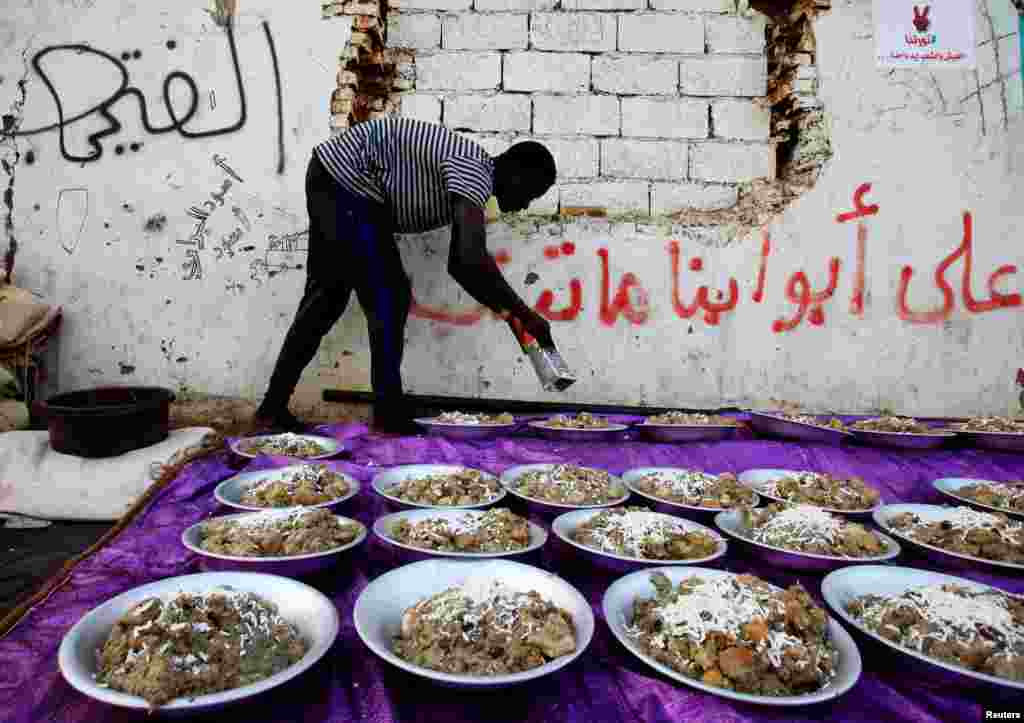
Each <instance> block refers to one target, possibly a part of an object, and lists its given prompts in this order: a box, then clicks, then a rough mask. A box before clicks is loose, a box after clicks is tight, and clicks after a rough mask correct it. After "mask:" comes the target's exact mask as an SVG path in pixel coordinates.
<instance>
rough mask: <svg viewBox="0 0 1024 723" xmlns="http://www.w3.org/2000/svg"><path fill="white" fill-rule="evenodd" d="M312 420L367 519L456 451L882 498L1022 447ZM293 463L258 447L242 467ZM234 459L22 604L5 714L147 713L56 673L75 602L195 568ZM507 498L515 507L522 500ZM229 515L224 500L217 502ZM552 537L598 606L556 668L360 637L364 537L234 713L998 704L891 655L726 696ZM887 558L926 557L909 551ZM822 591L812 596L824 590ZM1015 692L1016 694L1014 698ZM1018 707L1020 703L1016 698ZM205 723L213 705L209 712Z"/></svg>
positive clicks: (369, 563)
mask: <svg viewBox="0 0 1024 723" xmlns="http://www.w3.org/2000/svg"><path fill="white" fill-rule="evenodd" d="M319 432H320V433H326V434H330V435H332V436H335V437H338V438H343V439H347V440H348V441H349V444H350V447H351V448H352V452H351V456H347V457H344V458H342V459H341V460H340V461H337V462H332V463H331V464H332V466H335V467H336V468H337V469H340V470H343V471H345V472H347V473H349V474H351V475H353V476H354V477H356V478H357V479H359V480H360V481H361V482H362V483H364V487H363V490H362V492H361V493H360V494H359V495H357V496H356V497H355V498H353V499H352V500H351V501H350V502H349V503H347V507H346V508H344V509H343V510H342V514H346V515H349V516H352V517H355V518H357V519H359V520H361V521H362V522H363V523H364V524H366V525H367V526H371V525H372V523H373V521H374V519H375V518H377V517H379V516H380V515H382V514H384V513H386V512H387V511H390V510H388V509H387V508H386V507H385V503H384V501H383V500H382V499H380V498H379V497H378V496H377V495H376V494H375V493H374V492H373V491H372V489H371V488H370V487H369V481H370V480H371V478H372V477H373V475H374V474H375V473H377V472H378V471H380V469H381V468H382V467H387V466H390V465H399V464H411V463H459V464H466V465H470V466H474V467H477V468H480V469H484V470H487V471H489V472H494V473H500V472H502V471H503V470H504V469H506V468H508V467H510V466H512V465H516V464H527V463H533V462H555V461H567V462H574V463H582V464H588V465H593V466H598V467H604V468H606V469H608V470H609V471H611V472H613V473H621V472H623V471H624V470H626V469H629V468H631V467H640V466H653V465H666V466H687V467H694V468H698V469H703V470H706V471H708V472H715V473H718V472H727V471H728V472H741V471H743V470H747V469H752V468H757V467H783V468H797V469H809V470H816V471H821V472H829V473H833V474H845V475H859V476H861V477H863V478H865V479H866V480H867V481H869V482H870V483H873V484H874V485H876V486H877V487H878V488H879V489H881V490H882V493H883V496H884V498H885V500H886V501H887V502H896V501H904V502H940V501H941V500H940V498H939V497H938V495H937V494H936V493H934V492H933V491H932V488H931V486H930V483H931V481H932V480H933V479H936V478H939V477H978V478H985V479H992V480H1008V479H1021V478H1024V455H1017V456H1014V455H1010V454H1004V453H992V452H984V451H981V450H972V449H946V450H940V451H932V452H901V451H887V450H881V449H874V448H867V447H859V446H845V447H831V446H816V445H799V444H793V443H787V442H775V441H766V440H754V439H750V438H743V439H740V440H737V441H730V442H719V443H715V444H689V445H679V446H676V445H664V444H650V443H646V442H641V441H635V440H625V441H620V442H616V443H612V444H587V445H572V444H568V443H553V442H547V441H543V440H540V439H536V438H532V437H526V436H515V437H508V438H502V439H498V440H494V441H492V442H476V443H469V442H459V443H453V442H450V441H447V440H444V439H440V438H434V437H405V438H395V437H375V436H371V435H367V434H366V430H365V427H362V426H357V425H345V426H336V427H324V428H321V429H320V430H319ZM283 464H287V461H286V460H269V459H261V460H257V461H256V462H254V463H252V464H250V465H249V467H250V468H254V467H259V466H267V465H274V466H279V465H283ZM241 466H242V460H239V459H238V458H236V457H233V456H232V455H230V454H228V453H222V454H217V455H214V456H211V457H207V458H204V459H202V460H199V461H197V462H194V463H192V464H190V465H189V466H188V467H187V468H186V469H185V470H184V471H183V473H182V474H181V475H180V476H179V477H178V479H176V480H175V481H174V482H173V483H172V484H170V485H169V486H168V487H167V488H166V489H165V490H164V491H163V492H162V493H161V494H160V495H159V496H158V497H157V498H156V499H155V500H154V501H153V503H152V504H151V505H150V506H149V507H148V508H147V509H146V510H145V511H144V512H143V513H142V514H141V515H139V517H138V518H137V519H136V520H135V521H133V523H132V524H131V525H130V526H129V527H128V528H127V529H125V530H124V531H123V532H121V534H120V535H118V537H117V538H116V539H115V540H113V541H112V542H111V543H110V544H109V545H107V546H106V547H105V548H104V549H103V550H101V551H100V552H98V553H97V554H96V555H94V556H93V557H91V558H90V559H88V560H86V561H85V562H83V563H81V564H80V565H78V567H77V568H76V570H75V571H74V574H73V575H72V577H71V579H70V581H69V583H68V584H66V585H65V586H64V587H62V588H60V589H59V590H57V591H56V592H55V593H54V594H53V595H51V596H50V597H49V599H47V600H46V601H45V602H43V603H41V604H40V605H38V606H37V607H36V608H35V609H34V610H32V611H31V612H30V613H29V614H28V615H27V616H26V618H25V619H23V620H22V621H21V622H20V623H19V625H18V626H17V627H15V628H14V629H13V630H12V631H11V632H10V633H9V634H8V635H7V636H6V637H5V638H4V639H3V640H0V661H2V665H0V720H3V721H10V722H11V723H14V722H15V721H16V722H18V723H28V722H29V721H75V722H76V723H78V722H83V723H84V722H86V721H90V722H91V721H136V720H142V719H143V718H144V717H145V716H144V714H139V713H133V712H128V711H122V710H117V709H113V708H110V707H107V706H105V705H102V704H99V703H96V702H93V701H91V700H90V699H89V698H87V697H85V696H84V695H81V694H80V693H78V692H76V691H75V690H73V689H72V688H71V687H70V686H68V685H67V683H65V682H64V680H63V678H62V677H61V675H60V673H59V671H58V670H57V649H58V647H59V645H60V642H61V638H62V636H63V635H64V634H65V633H66V632H67V631H68V630H69V629H70V628H71V626H72V625H73V624H74V623H75V622H76V621H77V620H79V619H80V618H81V617H82V616H83V615H84V614H85V613H87V612H89V611H90V610H91V609H93V608H94V607H96V606H98V605H100V604H101V603H103V602H105V601H106V600H108V599H110V598H111V597H113V596H115V595H117V594H119V593H121V592H124V591H126V590H129V589H131V588H133V587H137V586H139V585H142V584H144V583H148V582H152V581H154V580H158V579H161V578H165V577H171V576H175V575H184V574H188V573H193V572H197V571H198V567H197V561H196V558H195V556H194V555H192V554H190V553H188V551H187V550H185V548H183V547H182V546H181V544H180V542H179V536H180V534H181V531H182V530H184V529H185V528H186V527H187V526H189V525H191V524H193V523H195V522H197V521H200V520H202V519H204V518H206V517H208V516H209V515H211V514H212V513H215V512H218V505H217V503H216V502H215V500H214V499H213V496H212V492H213V488H214V487H215V486H216V484H217V483H218V482H220V481H221V480H223V479H225V478H227V477H229V476H230V475H232V474H234V473H235V472H236V471H237V470H238V469H239V468H240V467H241ZM513 508H514V509H517V511H523V509H522V508H517V507H516V506H515V505H513ZM219 511H220V512H224V511H225V510H219ZM555 541H556V540H555V538H552V540H551V541H549V543H548V545H547V546H546V547H545V548H544V551H543V555H542V556H541V558H540V559H539V564H541V565H542V566H544V567H546V568H548V569H551V570H555V571H557V572H558V573H559V574H560V575H562V576H563V577H565V578H566V579H568V580H569V581H570V582H571V583H572V584H573V585H575V586H576V587H577V588H578V589H579V590H580V591H581V592H583V594H584V595H585V596H586V597H587V598H588V599H589V600H590V602H591V603H592V604H593V606H594V613H595V615H596V616H597V618H598V621H597V622H598V625H597V630H596V633H595V636H594V639H593V642H592V643H591V645H590V647H589V648H588V649H587V651H586V652H585V653H584V654H583V655H582V657H581V658H580V659H578V660H577V661H575V662H574V663H573V664H571V665H569V666H568V667H566V668H565V669H563V670H561V671H559V672H557V673H555V674H554V675H551V676H547V677H545V678H542V679H539V680H537V681H534V682H531V683H529V684H527V685H524V686H520V687H518V688H512V689H506V690H502V691H498V692H489V693H480V692H463V691H457V690H452V689H446V688H440V687H436V686H434V685H432V684H430V683H429V682H428V681H426V680H424V679H421V678H419V677H417V676H414V675H411V674H408V673H405V672H403V671H400V670H397V669H394V668H392V667H391V666H389V665H387V664H385V663H384V662H382V661H381V660H379V659H378V658H377V657H376V656H374V655H373V654H372V653H371V652H370V651H369V650H368V649H367V648H366V647H365V646H364V645H363V644H362V642H361V641H360V640H359V638H358V636H357V635H356V632H355V629H354V627H353V624H352V617H351V609H352V607H353V605H354V603H355V600H356V597H357V596H358V595H359V593H360V591H361V590H362V589H363V588H364V587H365V586H366V584H367V583H368V581H370V580H372V579H374V578H375V577H377V576H379V575H381V574H382V573H384V572H386V571H387V570H389V569H390V568H392V567H393V566H394V565H395V564H396V558H395V556H394V553H393V550H392V549H391V548H387V547H386V546H385V545H383V544H382V543H380V542H379V541H377V540H376V539H375V538H374V537H373V535H372V534H371V536H370V537H369V538H368V540H367V542H366V543H364V547H362V548H361V549H360V550H357V551H355V553H354V554H350V555H349V556H348V557H347V558H346V563H344V564H342V565H341V566H339V567H338V568H336V569H335V570H334V571H333V572H332V573H330V574H327V575H323V576H320V577H318V578H316V579H314V580H311V581H308V582H310V583H311V584H313V585H314V586H316V587H318V588H319V589H321V590H322V591H323V592H325V593H326V594H328V595H329V596H331V597H332V598H333V599H334V601H335V603H336V604H337V606H338V609H339V611H340V613H341V633H340V635H339V638H338V640H337V642H336V644H335V646H334V648H333V650H332V651H331V652H330V653H328V655H327V656H326V657H325V659H324V660H322V661H321V662H320V663H319V664H318V665H316V666H315V667H314V668H312V669H311V670H310V671H307V672H306V673H305V674H304V675H302V676H300V677H299V678H297V679H296V680H295V681H292V682H290V683H289V684H287V685H285V686H282V687H281V688H278V689H276V690H274V691H271V692H269V693H268V694H266V695H264V696H263V697H262V698H260V699H259V700H258V701H256V702H253V703H248V704H243V705H240V706H237V707H235V708H234V709H232V710H231V714H232V715H235V716H239V718H238V719H239V720H244V721H248V722H249V723H258V722H262V721H267V722H268V723H269V722H271V721H274V722H277V721H298V720H302V721H311V722H315V721H343V720H369V721H373V722H374V723H390V722H391V721H424V722H426V721H452V722H453V723H454V722H457V721H470V720H489V721H523V720H529V721H531V722H540V721H567V722H570V721H571V722H572V723H583V722H584V721H586V723H598V722H599V721H673V722H674V721H683V720H691V721H707V722H708V723H710V722H712V721H714V722H715V723H718V722H720V721H769V720H771V721H816V720H824V719H832V720H843V721H854V720H857V721H883V720H901V721H921V722H924V721H934V722H935V723H939V722H940V721H941V722H942V723H949V721H954V720H964V721H979V720H982V719H983V712H982V711H983V710H984V709H985V708H986V707H995V708H1001V709H1006V701H996V700H995V699H992V698H988V697H986V696H985V695H983V694H980V693H976V692H975V693H972V692H968V691H963V690H956V689H952V688H950V687H949V686H948V685H947V686H945V687H942V686H940V685H937V684H934V683H932V684H930V683H929V681H927V680H921V679H917V678H915V677H914V676H912V675H908V674H907V672H906V671H905V670H903V669H901V660H900V658H901V656H899V655H897V654H895V653H888V654H885V655H871V654H866V655H865V659H864V673H863V676H862V677H861V679H860V681H859V682H858V683H857V685H856V686H855V687H854V688H853V689H852V690H851V691H849V692H848V693H847V694H846V695H844V696H842V697H841V698H839V699H838V700H836V701H834V702H831V703H827V704H822V705H818V706H815V707H811V708H797V709H793V708H790V709H772V708H767V707H757V706H750V705H741V704H735V703H732V702H730V701H727V700H725V699H723V698H719V697H717V696H713V695H707V694H704V693H701V692H698V691H696V690H694V689H691V688H689V687H687V686H684V685H680V684H677V683H675V682H673V681H671V680H670V679H668V678H665V677H662V676H660V675H659V674H657V673H655V672H654V671H653V670H652V669H650V668H648V667H647V666H646V665H644V664H643V663H642V662H640V661H639V660H637V659H636V658H634V657H633V656H632V655H630V654H629V653H628V652H626V651H625V650H624V649H623V648H622V647H621V646H620V645H619V644H618V642H617V641H615V640H614V638H613V637H612V635H611V634H610V633H609V631H608V629H607V626H606V625H605V624H604V620H603V618H602V616H601V613H600V609H601V607H600V606H601V596H602V595H603V594H604V591H605V589H606V588H607V586H608V584H609V582H610V580H611V579H612V578H611V577H610V576H609V574H608V573H604V572H601V571H600V569H598V568H594V567H592V566H591V565H589V564H588V563H587V562H586V561H585V560H583V559H581V558H571V557H565V556H564V555H563V554H562V553H558V552H557V549H558V548H557V546H556V545H554V544H553V543H554V542H555ZM896 564H904V565H907V564H909V565H918V566H922V567H927V565H926V564H925V563H921V562H918V561H916V560H910V559H908V558H907V557H906V555H904V556H903V557H902V558H900V559H899V560H897V563H896ZM722 567H724V568H725V569H729V570H732V571H736V572H743V571H749V572H754V573H756V574H757V575H759V576H761V577H763V578H765V579H767V580H769V581H771V582H773V583H776V584H779V585H788V584H790V583H792V582H794V581H800V582H802V583H803V584H804V586H805V587H807V589H808V590H810V591H811V592H812V594H814V595H818V593H819V588H820V576H817V577H814V576H807V577H797V576H794V575H791V574H788V573H786V572H783V571H780V570H776V569H772V568H769V567H765V566H763V565H759V564H757V563H755V562H753V561H750V560H748V559H745V558H744V557H743V556H742V555H740V554H739V552H738V551H737V550H736V549H735V546H733V548H732V549H730V552H729V554H728V555H727V557H726V558H725V560H724V562H723V564H722ZM953 574H962V575H964V576H968V577H971V578H973V579H976V580H978V581H981V582H986V583H990V584H994V585H997V586H999V587H1001V588H1003V589H1004V590H1008V591H1011V592H1016V593H1021V592H1024V576H1017V577H1013V576H1005V577H1003V576H991V575H985V574H980V573H977V574H970V573H953ZM819 599H820V598H819ZM1011 704H1012V703H1011ZM1012 705H1015V706H1016V707H1017V709H1018V710H1019V709H1020V706H1021V705H1022V704H1021V702H1020V701H1017V702H1016V703H1015V704H1012ZM211 720H212V718H211Z"/></svg>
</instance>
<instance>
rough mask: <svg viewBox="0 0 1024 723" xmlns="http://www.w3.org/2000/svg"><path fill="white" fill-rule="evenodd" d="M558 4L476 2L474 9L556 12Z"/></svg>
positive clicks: (555, 0)
mask: <svg viewBox="0 0 1024 723" xmlns="http://www.w3.org/2000/svg"><path fill="white" fill-rule="evenodd" d="M557 4H558V0H475V1H474V3H473V9H474V10H476V11H477V12H478V13H488V12H503V13H504V12H536V11H538V10H554V9H555V5H557ZM403 7H405V6H404V5H403Z"/></svg>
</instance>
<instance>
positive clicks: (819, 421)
mask: <svg viewBox="0 0 1024 723" xmlns="http://www.w3.org/2000/svg"><path fill="white" fill-rule="evenodd" d="M775 416H777V417H779V418H781V419H785V420H786V421H788V422H797V423H799V424H809V425H811V426H812V427H825V428H827V429H836V430H839V431H840V432H842V431H845V430H846V425H845V424H843V422H842V420H840V419H836V418H835V417H826V418H824V419H823V418H820V417H817V416H814V415H812V414H777V415H775Z"/></svg>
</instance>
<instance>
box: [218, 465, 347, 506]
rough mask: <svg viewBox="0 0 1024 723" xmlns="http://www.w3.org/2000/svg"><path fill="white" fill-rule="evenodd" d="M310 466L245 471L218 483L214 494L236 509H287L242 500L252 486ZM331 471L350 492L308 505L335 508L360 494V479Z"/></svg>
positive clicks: (224, 503) (222, 502)
mask: <svg viewBox="0 0 1024 723" xmlns="http://www.w3.org/2000/svg"><path fill="white" fill-rule="evenodd" d="M309 466H311V465H304V464H293V465H289V466H288V467H277V468H275V469H263V470H257V471H255V472H243V473H242V474H238V475H235V476H234V477H229V478H228V479H226V480H224V481H223V482H221V483H220V484H219V485H217V487H216V488H215V489H214V490H213V496H214V497H215V498H216V499H217V501H218V502H220V503H221V504H222V505H226V506H227V507H234V508H235V509H236V510H247V511H249V512H264V511H266V510H280V509H285V508H283V507H257V506H256V505H246V504H243V503H242V502H241V499H242V495H243V494H245V492H246V491H247V490H248V489H249V488H250V487H255V486H256V485H258V484H260V483H261V482H266V481H268V480H278V479H284V478H286V477H290V476H291V475H293V474H295V473H296V472H298V471H299V470H300V469H302V468H303V467H309ZM331 471H332V472H334V473H335V474H337V475H338V476H340V477H341V478H342V479H344V480H345V482H346V483H347V484H348V492H346V493H345V494H343V495H342V496H341V497H338V498H337V499H333V500H328V501H327V502H321V503H320V504H316V505H308V507H313V508H316V507H328V508H333V507H336V506H338V505H340V504H341V503H342V502H344V501H346V500H348V499H351V498H352V497H355V496H356V495H357V494H359V482H358V480H356V479H355V478H353V477H350V476H349V475H347V474H345V473H344V472H338V471H336V470H331ZM298 506H302V505H298Z"/></svg>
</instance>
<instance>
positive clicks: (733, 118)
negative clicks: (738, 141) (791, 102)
mask: <svg viewBox="0 0 1024 723" xmlns="http://www.w3.org/2000/svg"><path fill="white" fill-rule="evenodd" d="M711 118H712V123H713V127H714V135H715V137H716V138H742V139H744V140H748V141H766V140H768V136H769V135H771V119H772V114H771V110H770V109H768V108H765V107H762V106H760V105H758V104H756V103H751V102H749V101H744V100H733V99H728V100H715V101H712V103H711Z"/></svg>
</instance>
